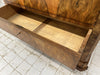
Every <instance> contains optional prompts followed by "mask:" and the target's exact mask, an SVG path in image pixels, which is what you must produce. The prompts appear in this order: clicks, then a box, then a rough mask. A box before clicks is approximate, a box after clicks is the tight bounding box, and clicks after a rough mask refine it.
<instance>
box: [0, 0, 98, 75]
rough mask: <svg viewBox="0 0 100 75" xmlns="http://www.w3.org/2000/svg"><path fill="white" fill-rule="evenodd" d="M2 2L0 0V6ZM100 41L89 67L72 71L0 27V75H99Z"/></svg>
mask: <svg viewBox="0 0 100 75" xmlns="http://www.w3.org/2000/svg"><path fill="white" fill-rule="evenodd" d="M3 5H4V3H3V1H2V0H0V7H1V6H3ZM99 57H100V42H99V43H98V45H97V47H96V48H95V50H94V52H93V54H92V57H91V60H90V62H89V68H88V70H86V71H83V72H79V71H77V70H75V71H73V70H71V69H69V68H68V67H66V66H64V65H63V64H61V63H59V62H58V61H55V60H54V59H52V58H50V57H47V56H46V55H44V54H43V53H42V52H40V51H37V50H36V49H34V48H33V47H31V46H29V45H28V44H26V43H24V42H23V41H21V40H19V39H18V38H16V37H14V36H13V35H11V34H9V33H7V32H6V31H4V30H2V29H0V75H100V58H99Z"/></svg>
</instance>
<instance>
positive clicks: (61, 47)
mask: <svg viewBox="0 0 100 75" xmlns="http://www.w3.org/2000/svg"><path fill="white" fill-rule="evenodd" d="M0 28H2V29H4V30H5V31H7V32H9V33H11V34H13V35H14V36H16V37H18V38H19V39H21V40H23V41H25V42H26V43H28V44H30V45H31V46H33V47H34V48H36V49H39V50H41V51H42V52H43V53H45V54H46V55H48V56H50V57H52V58H54V59H56V60H58V61H59V62H61V63H63V64H64V65H66V66H68V67H69V68H71V69H75V68H76V66H77V64H78V62H79V60H80V58H81V56H82V52H83V50H84V48H85V46H86V44H87V41H88V39H89V37H90V35H91V33H92V29H88V30H86V29H82V28H78V27H75V26H72V25H69V24H65V23H61V22H58V21H55V20H51V19H48V18H46V17H43V16H40V15H36V14H33V13H31V12H28V11H26V10H23V9H20V8H17V7H14V6H10V5H6V6H4V7H2V8H0Z"/></svg>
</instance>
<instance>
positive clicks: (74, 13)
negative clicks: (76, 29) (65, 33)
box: [5, 0, 100, 28]
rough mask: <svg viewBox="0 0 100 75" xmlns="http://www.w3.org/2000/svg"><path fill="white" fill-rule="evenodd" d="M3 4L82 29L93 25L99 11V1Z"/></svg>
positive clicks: (17, 0)
mask: <svg viewBox="0 0 100 75" xmlns="http://www.w3.org/2000/svg"><path fill="white" fill-rule="evenodd" d="M5 2H6V3H9V4H12V5H15V6H19V7H22V8H24V9H28V10H30V11H32V12H35V13H38V14H42V15H45V16H47V17H50V18H54V19H57V20H60V21H63V22H66V23H73V25H76V26H80V27H84V28H91V27H93V26H94V25H95V23H96V21H97V17H98V14H99V11H100V0H5ZM35 10H36V11H38V12H36V11H35Z"/></svg>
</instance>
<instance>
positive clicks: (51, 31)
mask: <svg viewBox="0 0 100 75" xmlns="http://www.w3.org/2000/svg"><path fill="white" fill-rule="evenodd" d="M26 15H27V16H25V14H24V15H22V14H15V15H13V16H11V17H10V18H8V20H9V21H10V22H12V23H15V24H18V25H20V26H22V27H24V28H26V29H28V30H30V31H34V30H35V29H36V28H37V27H38V26H39V25H41V24H42V22H44V21H45V20H46V18H41V17H39V16H38V17H37V16H34V15H33V16H32V15H31V18H30V17H29V16H30V15H28V14H26ZM59 24H60V23H56V22H53V21H52V22H49V23H48V24H46V25H45V26H44V27H43V28H41V29H40V30H39V31H38V32H36V33H37V34H39V35H41V36H43V37H45V38H47V39H50V40H52V41H54V42H56V43H59V44H61V45H63V46H65V47H67V48H69V49H72V50H74V51H75V52H78V51H79V50H80V47H81V45H82V42H83V40H84V38H85V36H84V35H85V33H84V31H82V30H81V29H73V28H71V27H70V28H69V26H67V25H65V27H64V25H59ZM57 26H58V27H57ZM60 26H63V28H61V27H60ZM64 28H65V29H64ZM69 29H70V30H69ZM80 30H81V31H80ZM75 32H77V33H75ZM82 33H83V35H80V34H82Z"/></svg>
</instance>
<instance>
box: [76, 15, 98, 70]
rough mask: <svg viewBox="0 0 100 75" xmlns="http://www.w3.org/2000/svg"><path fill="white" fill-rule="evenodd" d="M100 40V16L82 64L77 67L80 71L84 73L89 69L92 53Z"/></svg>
mask: <svg viewBox="0 0 100 75" xmlns="http://www.w3.org/2000/svg"><path fill="white" fill-rule="evenodd" d="M99 40H100V15H99V17H98V20H97V23H96V26H95V27H94V28H93V32H92V34H91V35H90V38H89V40H88V42H87V44H86V46H85V49H84V51H83V53H82V56H81V59H80V62H79V63H78V65H77V69H78V70H80V71H84V70H86V69H87V68H88V63H89V60H90V58H91V55H92V52H93V51H94V49H95V47H96V45H97V43H98V41H99Z"/></svg>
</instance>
